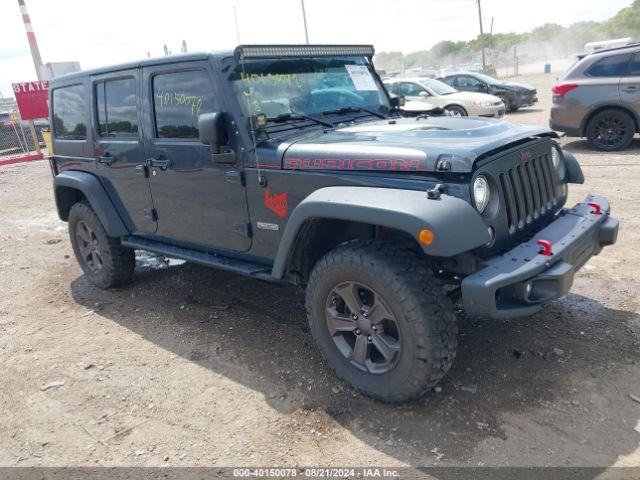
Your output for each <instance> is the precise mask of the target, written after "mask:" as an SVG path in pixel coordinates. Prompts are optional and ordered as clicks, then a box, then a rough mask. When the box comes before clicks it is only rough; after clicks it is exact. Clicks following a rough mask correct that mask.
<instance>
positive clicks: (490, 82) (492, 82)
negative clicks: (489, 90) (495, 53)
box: [473, 73, 500, 85]
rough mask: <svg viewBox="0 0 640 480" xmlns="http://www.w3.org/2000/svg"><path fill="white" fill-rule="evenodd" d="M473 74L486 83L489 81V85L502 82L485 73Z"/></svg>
mask: <svg viewBox="0 0 640 480" xmlns="http://www.w3.org/2000/svg"><path fill="white" fill-rule="evenodd" d="M473 76H474V77H476V78H477V79H478V80H482V81H483V82H484V83H488V84H489V85H499V84H500V82H498V80H496V79H495V78H493V77H490V76H489V75H485V74H484V73H474V74H473Z"/></svg>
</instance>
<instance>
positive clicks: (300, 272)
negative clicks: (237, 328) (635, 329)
mask: <svg viewBox="0 0 640 480" xmlns="http://www.w3.org/2000/svg"><path fill="white" fill-rule="evenodd" d="M373 54H374V50H373V47H371V46H326V45H323V46H316V45H299V46H293V45H287V46H265V45H254V46H252V45H245V46H240V47H238V48H236V49H235V51H233V52H220V53H212V54H207V53H204V54H195V53H194V54H185V55H179V56H167V57H162V58H159V59H144V60H142V61H138V62H133V63H129V64H125V65H116V66H113V67H107V68H100V69H96V70H91V71H86V72H79V73H73V74H69V75H66V76H61V77H56V78H54V79H53V80H52V81H51V85H50V93H49V105H51V109H50V110H51V113H50V115H51V125H52V126H53V143H54V149H53V150H54V155H53V156H52V157H51V159H50V162H51V163H50V165H51V169H52V173H53V192H54V195H55V201H56V205H57V210H58V214H59V216H60V218H61V219H62V220H63V221H66V222H68V227H69V235H70V240H71V245H72V247H73V251H74V253H75V256H76V259H77V261H78V263H79V264H80V267H81V268H82V271H83V272H84V274H85V276H86V277H87V279H88V280H90V281H91V282H93V283H94V284H95V285H97V286H99V287H102V288H110V287H114V286H118V285H123V284H125V283H127V282H128V281H129V280H131V278H132V275H133V273H134V267H135V255H134V250H136V249H139V250H148V251H152V252H156V253H158V254H160V255H164V256H168V257H176V258H181V259H185V260H187V261H191V262H195V263H199V264H201V265H206V266H210V267H215V268H219V269H222V270H227V271H231V272H236V273H239V274H242V275H246V276H248V277H250V278H253V279H260V280H266V281H269V282H279V283H285V282H286V283H293V284H298V285H301V286H304V287H305V288H306V300H305V301H306V308H303V309H301V310H299V312H298V314H299V315H300V316H302V315H307V318H308V321H309V325H310V330H311V334H312V335H313V337H314V338H315V341H316V343H317V345H318V347H319V349H320V352H321V353H322V355H323V356H324V357H325V358H326V360H327V363H328V364H329V365H330V366H331V367H332V368H333V369H334V370H335V372H336V374H337V375H338V376H339V377H340V378H342V379H344V380H345V381H347V382H349V383H350V384H351V385H353V386H354V387H355V388H357V389H358V390H360V391H361V392H363V393H365V394H367V395H369V396H372V397H374V398H377V399H380V400H384V401H387V402H401V401H406V400H411V399H415V398H417V397H420V396H421V395H422V394H424V393H425V392H427V391H428V390H430V389H431V388H433V387H434V386H435V385H436V384H437V383H438V382H439V381H440V379H441V378H442V377H443V376H444V375H445V374H446V372H447V371H448V370H449V368H450V367H451V365H452V363H453V360H454V358H455V356H456V345H457V340H456V331H457V327H456V319H455V315H454V304H456V303H458V302H460V301H462V304H463V305H464V308H465V310H466V312H467V314H468V315H471V316H484V317H493V318H504V317H517V316H524V315H531V314H533V313H535V312H537V311H538V310H540V309H541V308H542V305H543V304H545V303H547V302H549V301H551V300H554V299H556V298H559V297H561V296H563V295H566V294H567V292H568V291H569V288H570V287H571V284H572V282H573V277H574V274H575V272H576V271H577V270H578V269H579V268H580V267H581V266H582V265H584V264H585V263H587V261H588V260H589V258H590V257H591V256H592V255H596V254H598V253H600V251H601V249H602V248H603V247H604V246H606V245H610V244H612V243H614V242H615V241H616V235H617V231H618V221H617V220H615V219H614V218H613V217H611V216H610V208H609V203H608V202H607V200H606V199H605V198H603V197H599V196H594V195H589V196H588V197H587V198H586V199H585V201H584V202H581V203H578V204H576V205H574V206H573V207H572V208H571V209H565V208H563V207H564V205H565V202H566V200H567V193H568V184H569V183H582V182H583V181H584V178H583V176H582V172H581V170H580V166H579V164H578V162H577V161H576V159H575V157H573V156H572V154H571V153H570V152H566V151H563V150H562V149H561V148H560V146H559V145H558V144H557V143H556V141H555V140H554V136H555V133H554V132H553V131H550V130H548V129H546V128H544V127H539V126H524V125H516V124H512V123H510V122H496V121H493V120H490V119H485V118H480V117H467V118H453V117H450V116H441V117H429V118H426V119H420V118H402V117H400V116H399V114H398V109H397V107H398V103H397V102H396V101H393V100H392V99H391V98H390V97H389V96H388V93H387V90H386V89H385V88H384V86H383V84H382V82H381V80H380V78H379V77H378V76H377V74H376V72H375V70H374V69H373V64H372V58H373ZM336 85H340V87H336ZM283 292H284V293H286V294H289V293H290V290H283ZM161 294H162V293H161V292H157V295H161ZM282 308H288V309H291V308H296V302H293V301H291V302H288V303H282ZM261 328H264V329H268V328H269V325H262V326H261ZM505 328H506V327H505ZM167 334H168V335H170V334H171V333H170V332H167ZM265 338H268V335H267V336H265ZM297 340H298V338H294V337H292V338H291V341H292V342H294V341H297ZM290 361H291V363H292V367H293V368H295V366H296V363H299V362H306V361H309V359H308V358H291V359H290Z"/></svg>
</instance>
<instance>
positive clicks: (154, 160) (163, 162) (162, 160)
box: [147, 157, 171, 171]
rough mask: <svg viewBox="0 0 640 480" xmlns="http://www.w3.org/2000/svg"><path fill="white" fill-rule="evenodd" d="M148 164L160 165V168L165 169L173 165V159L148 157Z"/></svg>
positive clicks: (152, 165) (150, 165) (151, 165)
mask: <svg viewBox="0 0 640 480" xmlns="http://www.w3.org/2000/svg"><path fill="white" fill-rule="evenodd" d="M147 165H148V166H149V167H158V168H159V169H160V170H162V171H164V170H166V169H167V168H169V166H170V165H171V160H169V159H168V158H164V157H160V158H148V159H147Z"/></svg>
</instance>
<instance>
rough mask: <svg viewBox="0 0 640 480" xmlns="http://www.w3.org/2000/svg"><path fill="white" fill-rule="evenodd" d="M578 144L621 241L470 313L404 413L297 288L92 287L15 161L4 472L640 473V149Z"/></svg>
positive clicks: (5, 263)
mask: <svg viewBox="0 0 640 480" xmlns="http://www.w3.org/2000/svg"><path fill="white" fill-rule="evenodd" d="M516 80H518V79H516ZM520 80H523V81H526V82H527V83H532V84H535V85H536V86H537V87H538V88H539V91H540V97H541V102H540V104H539V105H538V106H536V107H535V108H529V109H525V110H523V111H522V112H519V113H516V114H512V115H509V116H508V119H509V120H511V121H515V122H522V123H538V124H546V121H547V112H548V107H549V103H550V98H549V97H550V95H549V88H550V85H551V82H552V79H551V78H550V77H548V76H547V77H544V76H531V77H527V78H521V79H520ZM563 143H564V144H565V145H566V146H567V148H568V149H569V150H571V151H572V152H575V153H576V155H577V157H578V159H579V161H580V162H581V164H582V167H583V169H584V172H585V175H586V177H587V184H586V185H582V186H574V187H572V188H571V200H570V201H571V202H575V201H577V200H578V199H582V198H583V196H584V195H585V194H586V193H587V192H591V191H593V192H601V193H604V194H606V195H607V196H608V197H609V198H610V200H611V202H612V205H613V211H614V214H615V216H617V217H618V218H619V219H620V220H621V224H622V225H621V231H620V236H619V241H618V244H616V245H615V246H614V247H611V248H609V249H607V250H605V251H604V252H603V254H602V255H601V256H599V257H596V258H593V259H592V260H591V261H590V262H589V263H588V265H587V266H586V268H584V269H583V270H582V271H581V272H580V274H579V275H578V277H577V279H576V283H575V285H574V288H573V290H572V293H571V294H570V295H569V296H568V297H567V298H565V299H563V300H560V301H556V302H554V303H553V304H551V305H550V306H549V307H548V308H546V309H545V310H544V312H543V313H540V314H538V315H535V316H533V317H532V318H528V319H518V320H511V321H487V320H478V319H471V318H461V319H460V350H459V355H458V358H457V360H456V362H455V365H454V367H453V369H452V370H451V372H450V374H449V375H448V376H447V377H446V379H445V380H444V381H443V382H442V383H441V387H442V389H441V392H439V393H436V392H433V393H431V394H429V395H428V396H427V397H426V398H425V399H424V400H423V401H421V402H419V403H417V404H411V405H405V406H388V405H382V404H378V403H375V402H373V401H370V400H368V399H366V398H363V397H361V396H360V395H357V394H356V393H355V392H353V391H352V390H351V389H349V388H348V387H347V386H345V385H342V384H340V383H339V382H338V381H336V380H335V379H334V378H333V377H332V375H331V374H330V373H329V370H328V368H327V367H326V366H325V365H324V364H323V362H322V360H321V359H320V356H319V354H318V352H317V351H316V349H315V347H314V346H313V343H312V339H311V337H310V334H309V331H308V328H307V326H306V319H305V315H304V309H303V295H302V292H301V291H300V290H298V289H295V288H293V287H286V286H274V285H269V284H265V283H261V282H258V281H253V280H251V279H247V278H243V277H240V276H235V275H232V274H228V273H223V272H218V271H215V270H209V269H206V268H203V267H199V266H195V265H189V264H178V265H176V264H175V263H179V262H171V264H168V263H165V262H163V261H161V260H159V259H156V258H154V257H150V256H145V257H144V258H141V259H140V260H142V261H141V262H139V267H138V271H137V274H136V277H135V281H134V283H133V284H132V285H130V286H128V287H126V288H122V289H119V290H113V291H102V290H98V289H96V288H94V287H93V286H91V285H90V284H89V283H88V282H87V280H86V279H85V278H84V277H83V276H82V274H81V271H80V269H79V267H78V266H77V264H76V261H75V259H74V258H73V255H72V251H71V248H70V244H69V240H68V236H67V232H66V224H64V223H63V222H61V221H59V220H58V218H57V216H56V213H55V210H54V203H53V197H52V191H51V177H50V173H49V170H48V166H47V165H46V164H45V162H34V163H33V164H27V165H14V166H10V167H5V168H0V292H2V294H1V295H0V365H1V367H0V372H1V374H0V375H1V377H0V379H1V382H2V388H1V389H0V409H1V411H2V415H1V416H0V465H2V466H13V465H43V466H44V465H46V466H67V465H73V466H78V465H85V466H86V465H111V466H116V465H117V466H123V465H132V466H134V465H135V466H143V465H147V466H157V465H201V466H211V465H215V466H238V465H245V466H246V465H261V466H274V465H277V466H293V465H334V466H345V465H360V466H366V465H377V466H402V465H405V466H406V465H408V466H424V465H512V466H532V465H534V466H539V465H544V466H569V465H571V466H584V465H587V466H598V467H605V466H611V465H640V422H639V420H640V403H637V402H635V401H633V400H632V399H631V397H630V395H629V394H630V393H632V394H635V395H637V396H640V314H639V312H640V310H639V308H640V304H639V298H638V292H639V291H640V256H639V255H638V249H639V247H640V216H639V215H638V210H639V208H640V191H639V190H638V185H639V184H640V140H636V143H635V144H634V146H633V148H632V149H630V150H628V151H626V152H624V153H620V154H615V155H609V154H601V153H594V152H592V151H590V150H589V149H588V147H587V145H586V144H585V142H583V141H577V140H575V139H565V140H563ZM51 382H60V383H58V384H53V385H54V386H51V385H49V386H50V387H51V388H48V389H46V390H43V387H44V386H46V385H47V384H51ZM62 382H64V384H63V385H61V383H62ZM55 385H58V386H55Z"/></svg>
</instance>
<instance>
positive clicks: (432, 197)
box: [427, 183, 445, 200]
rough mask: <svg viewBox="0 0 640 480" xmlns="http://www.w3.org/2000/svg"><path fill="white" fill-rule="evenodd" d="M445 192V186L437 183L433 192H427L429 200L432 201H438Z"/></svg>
mask: <svg viewBox="0 0 640 480" xmlns="http://www.w3.org/2000/svg"><path fill="white" fill-rule="evenodd" d="M444 192H445V187H444V184H442V183H437V184H436V186H435V187H433V188H432V189H431V190H427V198H429V199H430V200H438V199H439V198H440V195H441V194H443V193H444Z"/></svg>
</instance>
